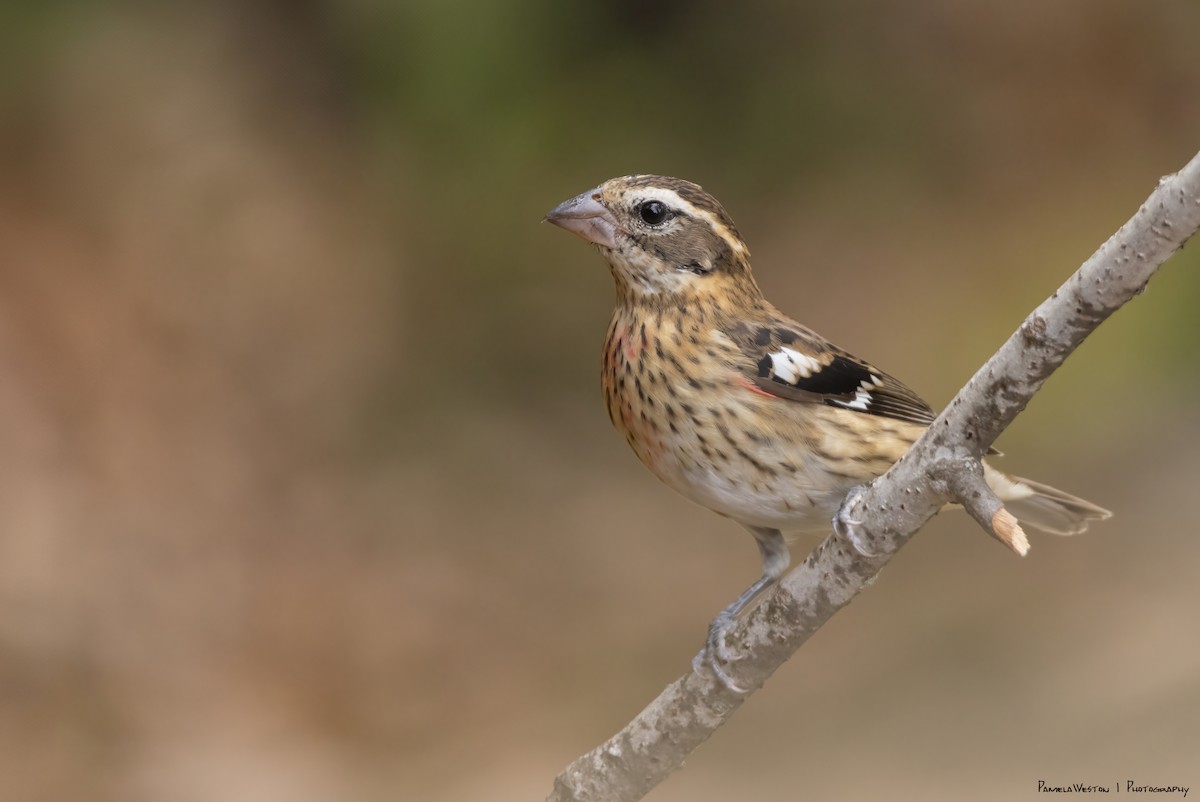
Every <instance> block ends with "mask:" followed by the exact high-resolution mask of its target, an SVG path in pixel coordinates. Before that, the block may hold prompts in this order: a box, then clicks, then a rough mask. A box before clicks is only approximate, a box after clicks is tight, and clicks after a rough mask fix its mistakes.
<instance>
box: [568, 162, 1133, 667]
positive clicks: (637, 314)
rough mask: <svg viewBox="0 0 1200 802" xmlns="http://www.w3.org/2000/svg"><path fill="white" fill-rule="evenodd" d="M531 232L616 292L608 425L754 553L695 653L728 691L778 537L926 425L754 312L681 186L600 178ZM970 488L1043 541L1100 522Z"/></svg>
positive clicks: (1048, 494) (1066, 500)
mask: <svg viewBox="0 0 1200 802" xmlns="http://www.w3.org/2000/svg"><path fill="white" fill-rule="evenodd" d="M546 219H547V220H548V221H550V222H551V223H554V224H555V225H557V226H560V227H562V228H565V229H566V230H568V231H570V232H572V233H574V234H577V235H578V236H580V237H582V238H583V239H584V240H586V241H588V242H590V243H592V244H594V245H596V246H597V248H598V249H599V250H600V252H601V254H603V255H604V257H605V259H607V260H608V264H609V267H610V268H611V269H612V274H613V278H614V279H615V280H616V285H617V304H616V308H615V310H614V311H613V317H612V323H611V324H610V325H609V328H608V337H607V339H606V340H605V344H604V362H603V386H604V395H605V398H606V400H607V402H608V414H609V417H610V418H611V419H612V422H613V425H614V426H616V427H617V429H618V430H619V431H620V432H621V433H622V434H624V435H625V439H626V440H627V441H628V442H629V445H630V446H631V447H632V448H633V450H634V452H635V453H636V454H637V455H638V458H639V459H641V461H642V462H643V463H644V464H645V465H646V467H648V468H649V469H650V470H651V471H652V472H653V473H654V474H655V475H656V476H657V477H658V478H659V479H661V480H662V481H664V482H666V483H667V484H668V485H670V486H671V487H673V488H674V489H675V490H677V491H679V492H680V493H682V494H683V495H684V496H686V497H687V498H689V499H691V500H693V501H695V502H697V503H699V504H701V505H703V506H705V507H708V508H709V509H710V510H713V511H714V512H716V513H718V514H720V515H724V516H726V517H729V518H732V519H733V520H735V521H737V522H738V523H740V524H742V525H743V526H744V527H746V528H747V529H748V530H749V531H750V533H751V534H752V535H754V538H755V540H756V541H757V543H758V547H759V550H760V552H761V554H762V569H763V573H762V577H761V578H760V579H759V580H758V581H757V582H755V583H754V584H753V585H751V586H750V587H749V588H747V589H746V591H745V592H744V593H742V595H741V596H739V597H738V598H737V600H736V601H734V602H733V604H731V605H729V607H727V608H726V609H725V610H724V611H722V612H721V613H720V614H719V615H718V616H717V617H716V618H715V619H714V620H713V622H712V625H711V626H710V628H709V637H708V640H707V642H706V645H705V649H704V650H703V651H702V652H701V655H700V656H707V659H708V661H709V663H710V664H711V666H712V668H713V670H714V671H715V672H716V674H717V676H718V677H720V678H721V679H722V680H723V681H725V682H726V684H731V683H730V682H729V678H728V675H727V674H725V672H724V671H723V669H722V668H721V667H720V665H719V663H718V660H717V658H718V657H720V658H722V659H725V658H727V657H728V652H727V647H726V645H725V637H724V636H725V633H726V631H727V630H728V629H729V628H730V627H731V626H732V625H733V623H734V621H735V619H736V618H737V616H738V615H739V614H740V613H741V612H742V611H743V610H745V609H746V608H747V607H748V606H749V605H750V604H751V602H752V601H754V599H755V598H757V597H758V596H759V594H761V593H762V592H763V591H764V590H766V589H767V588H769V587H771V586H773V585H774V584H775V583H777V582H778V581H779V579H780V578H781V577H782V576H783V574H784V572H785V571H786V570H787V567H788V565H789V562H790V556H789V554H788V549H787V545H786V544H785V542H784V539H783V536H782V534H781V532H782V531H797V530H799V531H810V532H812V531H822V532H828V531H829V530H830V529H831V527H832V524H831V520H832V517H833V515H834V514H835V513H836V512H837V509H838V507H839V505H840V504H841V502H842V500H843V498H844V497H845V496H846V494H847V492H848V491H849V490H850V489H851V488H853V487H854V486H856V485H859V484H862V483H864V482H867V481H868V480H870V479H872V478H873V477H876V476H879V475H880V474H882V473H883V472H884V471H886V470H887V469H888V467H889V466H891V465H892V463H894V462H895V461H896V460H897V459H899V458H900V456H901V455H902V454H904V452H905V451H906V450H907V449H908V447H909V446H911V445H912V444H913V442H914V441H915V440H916V439H917V437H918V436H920V434H921V432H922V431H924V430H925V428H926V427H927V426H928V425H929V424H930V423H931V422H932V421H933V419H934V412H933V410H932V409H931V408H930V406H929V405H928V404H926V403H925V402H924V401H923V400H922V399H921V398H920V397H919V396H918V395H917V394H916V393H914V392H913V391H912V390H910V389H909V388H908V387H906V386H905V385H904V384H902V383H901V382H899V381H897V380H896V379H894V378H892V377H891V376H889V375H888V374H886V373H884V372H883V371H882V370H879V369H878V368H876V367H874V366H873V365H871V364H870V363H868V362H864V361H863V360H861V359H859V358H857V357H855V356H852V355H850V354H849V353H847V352H846V351H843V350H842V349H840V348H838V347H837V346H835V345H833V344H832V343H830V342H829V341H828V340H826V339H824V338H823V337H821V336H820V335H818V334H816V333H815V332H813V331H811V330H809V329H807V328H805V327H804V326H802V325H800V324H799V323H797V322H795V321H794V320H791V319H790V318H788V317H786V316H785V315H784V314H783V313H781V312H780V311H779V310H777V309H776V308H775V307H774V306H772V305H771V304H770V303H768V302H767V301H766V299H764V298H763V296H762V293H761V292H760V291H759V289H758V285H757V284H756V283H755V281H754V277H753V276H752V275H751V273H750V251H749V249H748V248H747V247H746V244H745V242H743V241H742V238H741V237H740V236H739V234H738V231H737V228H736V227H735V226H734V223H733V220H731V219H730V217H729V215H728V214H727V213H726V212H725V209H724V208H722V206H721V204H720V203H718V202H717V201H716V199H715V198H713V197H712V196H711V195H709V194H708V193H706V192H704V191H703V190H702V189H701V188H700V187H699V186H697V185H696V184H693V183H690V182H688V181H683V180H680V179H677V178H666V177H663V176H655V175H632V176H626V177H623V178H614V179H612V180H610V181H606V182H605V183H603V184H601V185H600V186H598V187H596V188H595V189H591V190H588V191H587V192H585V193H583V194H582V195H579V196H578V197H575V198H572V199H571V200H569V201H566V202H565V203H562V204H560V205H559V206H557V207H555V208H554V209H553V210H552V211H551V212H550V213H549V214H548V215H546ZM985 478H986V480H987V482H988V484H989V485H990V486H991V487H992V488H993V489H994V490H995V492H996V494H997V495H998V496H999V497H1000V498H1001V499H1002V500H1004V501H1006V502H1008V506H1009V507H1010V508H1011V509H1012V511H1013V512H1014V514H1016V515H1017V516H1018V517H1019V518H1021V519H1022V520H1023V521H1024V522H1026V523H1028V524H1030V525H1032V526H1034V527H1036V528H1038V529H1041V530H1044V531H1047V532H1053V533H1055V534H1061V535H1071V534H1076V533H1078V532H1082V531H1083V530H1084V529H1086V528H1087V525H1088V523H1089V521H1092V520H1100V519H1104V518H1108V517H1109V515H1110V513H1109V512H1108V511H1107V510H1104V509H1102V508H1100V507H1097V506H1096V505H1094V504H1092V503H1090V502H1087V501H1084V500H1083V499H1080V498H1076V497H1075V496H1072V495H1069V494H1067V493H1064V492H1062V491H1060V490H1056V489H1054V488H1052V487H1047V486H1046V485H1043V484H1039V483H1037V482H1032V481H1030V480H1028V479H1021V478H1019V477H1015V476H1009V475H1007V474H1004V473H1001V472H1000V471H998V470H995V469H994V468H991V467H990V466H985ZM698 657H699V656H698Z"/></svg>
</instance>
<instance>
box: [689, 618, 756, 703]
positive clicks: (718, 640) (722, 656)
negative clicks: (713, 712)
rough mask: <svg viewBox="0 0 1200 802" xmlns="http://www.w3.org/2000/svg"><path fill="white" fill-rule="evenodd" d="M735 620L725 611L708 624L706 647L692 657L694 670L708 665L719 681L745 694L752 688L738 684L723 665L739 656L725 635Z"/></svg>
mask: <svg viewBox="0 0 1200 802" xmlns="http://www.w3.org/2000/svg"><path fill="white" fill-rule="evenodd" d="M735 621H736V618H735V617H733V616H727V615H725V614H724V613H722V614H721V615H718V616H717V617H716V618H714V619H713V621H712V623H711V624H709V625H708V637H707V638H705V640H704V648H703V649H701V650H700V652H699V653H698V654H697V655H696V656H695V657H693V658H692V670H693V671H695V672H697V673H699V672H700V671H701V670H702V669H703V668H704V666H706V665H707V666H708V668H709V670H710V671H712V673H713V676H715V677H716V678H717V681H718V682H720V683H721V684H722V685H724V686H725V687H726V688H727V689H729V690H730V691H732V692H733V693H736V694H745V693H749V692H750V689H749V688H743V687H742V686H741V685H738V684H737V683H736V682H735V681H734V679H733V677H732V676H730V675H729V672H728V671H726V670H725V668H724V666H723V665H722V664H727V663H732V662H734V661H736V660H737V657H738V655H737V654H736V653H735V652H734V651H733V650H732V649H730V648H729V643H728V642H727V640H726V637H725V636H726V635H728V634H729V630H731V629H732V628H733V625H734V623H735Z"/></svg>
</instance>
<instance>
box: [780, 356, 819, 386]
mask: <svg viewBox="0 0 1200 802" xmlns="http://www.w3.org/2000/svg"><path fill="white" fill-rule="evenodd" d="M770 356H771V371H772V372H773V373H774V375H775V377H776V378H777V379H779V380H780V381H785V382H787V383H788V384H796V383H797V382H799V381H800V380H801V379H807V378H808V377H809V376H812V375H813V374H814V373H816V372H817V371H819V370H820V369H821V367H822V365H821V363H820V362H818V361H817V360H815V359H813V358H812V357H811V356H808V355H807V354H802V353H800V352H799V351H793V350H792V349H791V348H780V349H779V350H778V351H775V352H774V353H772V354H771V355H770Z"/></svg>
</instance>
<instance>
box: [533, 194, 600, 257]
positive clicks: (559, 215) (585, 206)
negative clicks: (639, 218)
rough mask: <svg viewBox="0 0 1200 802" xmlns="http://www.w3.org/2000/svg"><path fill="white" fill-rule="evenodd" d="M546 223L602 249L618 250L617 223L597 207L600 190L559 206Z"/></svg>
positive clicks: (549, 214) (551, 211)
mask: <svg viewBox="0 0 1200 802" xmlns="http://www.w3.org/2000/svg"><path fill="white" fill-rule="evenodd" d="M546 222H548V223H553V224H554V225H556V226H558V227H559V228H565V229H566V230H567V231H570V232H571V233H572V234H574V235H576V236H577V237H580V238H582V239H584V240H586V241H588V242H594V243H595V244H597V245H603V246H604V247H605V248H615V247H617V240H616V231H617V221H616V220H614V219H613V216H612V212H610V211H609V210H608V209H606V208H605V207H604V205H603V204H602V203H600V188H599V187H596V188H595V189H589V190H588V191H587V192H585V193H583V194H582V195H578V196H576V197H574V198H571V199H570V200H569V201H563V202H562V203H560V204H558V205H557V206H555V207H554V208H553V209H551V210H550V212H549V213H548V214H547V215H546Z"/></svg>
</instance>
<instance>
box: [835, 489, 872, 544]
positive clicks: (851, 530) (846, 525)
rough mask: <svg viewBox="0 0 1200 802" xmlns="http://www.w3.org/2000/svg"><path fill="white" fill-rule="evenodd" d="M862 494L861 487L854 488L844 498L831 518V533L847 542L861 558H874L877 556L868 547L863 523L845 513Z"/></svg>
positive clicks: (868, 540)
mask: <svg viewBox="0 0 1200 802" xmlns="http://www.w3.org/2000/svg"><path fill="white" fill-rule="evenodd" d="M862 492H863V490H862V488H861V487H856V488H854V490H852V491H850V494H849V495H848V496H846V500H845V501H843V502H842V506H841V507H839V508H838V511H837V514H836V515H834V516H833V531H834V532H835V533H836V534H837V536H838V537H840V538H843V539H845V540H847V541H849V543H850V545H851V546H853V547H854V550H855V551H857V552H858V553H859V554H861V555H862V556H864V557H876V556H878V554H877V553H876V551H875V550H874V549H872V548H871V546H870V537H869V536H868V535H867V532H866V530H864V529H863V522H862V521H859V520H856V519H854V518H851V517H850V516H849V514H848V513H847V509H848V508H849V507H850V506H851V504H852V503H853V502H854V499H855V498H856V497H857V496H858V495H860V494H861V493H862Z"/></svg>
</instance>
